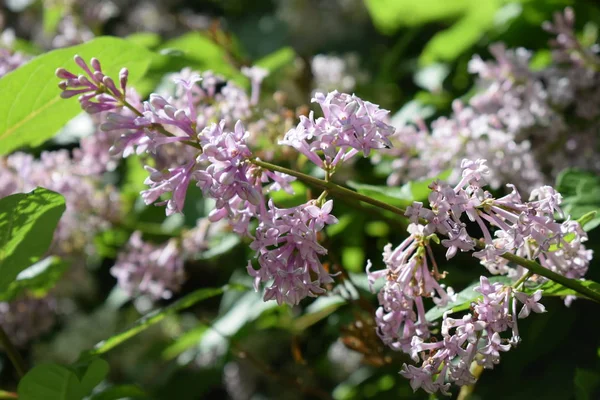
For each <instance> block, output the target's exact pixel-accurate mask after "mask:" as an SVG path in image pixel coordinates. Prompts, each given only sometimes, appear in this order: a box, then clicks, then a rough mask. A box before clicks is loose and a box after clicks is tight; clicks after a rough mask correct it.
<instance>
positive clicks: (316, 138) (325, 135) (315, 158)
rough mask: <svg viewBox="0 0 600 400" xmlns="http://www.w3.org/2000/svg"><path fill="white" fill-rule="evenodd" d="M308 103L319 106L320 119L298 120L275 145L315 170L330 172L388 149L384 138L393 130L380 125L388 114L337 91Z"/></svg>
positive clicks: (319, 95)
mask: <svg viewBox="0 0 600 400" xmlns="http://www.w3.org/2000/svg"><path fill="white" fill-rule="evenodd" d="M312 101H313V102H316V103H318V104H319V106H320V107H321V110H322V111H323V117H321V118H317V119H316V120H315V118H314V115H313V113H312V112H311V113H310V115H309V116H308V117H305V116H301V117H300V123H299V124H298V126H296V128H294V129H291V130H290V131H289V132H287V133H286V134H285V137H284V139H283V140H281V141H280V142H279V144H282V145H286V146H291V147H293V148H295V149H296V150H298V151H299V152H300V153H302V154H303V155H305V156H306V157H307V158H308V159H309V160H310V161H312V162H313V163H315V165H317V166H318V167H320V168H322V169H324V170H332V169H334V168H335V167H336V166H337V165H338V163H339V162H343V161H347V160H349V159H350V158H352V157H353V156H355V155H356V154H358V153H359V152H362V153H363V154H364V156H365V157H367V156H368V155H369V153H370V152H371V150H373V149H383V148H390V147H391V146H392V144H391V142H390V140H389V139H388V138H389V136H390V135H392V134H393V133H394V131H395V129H394V128H393V127H392V126H390V125H388V124H386V123H385V122H384V121H385V118H386V116H387V115H388V113H389V111H387V110H383V109H380V108H379V106H377V105H375V104H372V103H369V102H368V101H363V100H361V99H360V98H358V97H356V96H354V95H349V94H346V93H339V92H337V91H333V92H330V93H328V94H327V95H324V94H323V93H317V94H315V97H314V98H313V99H312ZM320 154H322V156H320ZM321 157H322V158H321Z"/></svg>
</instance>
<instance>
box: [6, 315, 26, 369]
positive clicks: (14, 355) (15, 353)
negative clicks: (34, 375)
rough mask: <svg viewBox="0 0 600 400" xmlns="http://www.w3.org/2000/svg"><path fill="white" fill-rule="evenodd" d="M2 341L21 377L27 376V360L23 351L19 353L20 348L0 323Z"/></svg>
mask: <svg viewBox="0 0 600 400" xmlns="http://www.w3.org/2000/svg"><path fill="white" fill-rule="evenodd" d="M0 343H2V347H4V351H6V355H8V358H9V359H10V361H11V362H12V364H13V366H14V367H15V370H16V371H17V374H18V375H19V378H23V377H24V376H25V374H26V373H27V366H26V364H25V360H24V359H23V357H22V356H21V353H19V350H17V348H16V347H15V345H14V344H13V342H12V341H11V340H10V338H9V337H8V335H7V334H6V331H5V330H4V328H2V326H1V325H0Z"/></svg>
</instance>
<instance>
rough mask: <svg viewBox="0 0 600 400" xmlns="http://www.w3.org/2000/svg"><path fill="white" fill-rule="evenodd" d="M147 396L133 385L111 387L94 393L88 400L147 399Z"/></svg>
mask: <svg viewBox="0 0 600 400" xmlns="http://www.w3.org/2000/svg"><path fill="white" fill-rule="evenodd" d="M147 398H148V396H147V395H146V393H144V391H143V390H142V389H140V388H139V387H137V386H135V385H118V386H111V387H109V388H107V389H104V390H102V391H101V392H99V393H95V394H94V395H93V396H92V397H91V398H90V400H122V399H147Z"/></svg>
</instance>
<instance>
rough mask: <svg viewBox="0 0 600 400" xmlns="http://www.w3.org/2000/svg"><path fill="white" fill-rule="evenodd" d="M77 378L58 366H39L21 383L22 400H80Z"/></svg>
mask: <svg viewBox="0 0 600 400" xmlns="http://www.w3.org/2000/svg"><path fill="white" fill-rule="evenodd" d="M78 384H79V382H78V380H77V376H76V375H75V373H74V372H73V371H71V370H70V369H69V368H67V367H63V366H62V365H58V364H39V365H37V366H35V367H34V368H33V369H32V370H31V371H29V372H28V373H27V374H26V375H25V376H24V377H23V379H21V381H20V382H19V386H18V389H17V393H18V394H19V399H20V400H40V399H52V400H80V399H81V398H80V397H78V395H79V388H78Z"/></svg>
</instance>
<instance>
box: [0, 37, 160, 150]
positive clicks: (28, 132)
mask: <svg viewBox="0 0 600 400" xmlns="http://www.w3.org/2000/svg"><path fill="white" fill-rule="evenodd" d="M75 54H79V55H80V56H81V57H83V58H84V59H85V60H86V61H89V60H90V59H91V58H92V57H96V58H98V59H100V60H102V68H103V71H104V72H105V73H106V74H107V75H110V76H113V77H115V76H118V72H119V70H120V69H121V68H122V67H124V66H127V68H128V69H129V76H130V79H131V82H133V83H135V81H136V79H140V78H141V77H142V76H143V75H144V73H145V71H146V69H147V68H148V66H149V64H150V57H151V53H149V52H148V50H146V49H144V48H143V47H140V46H137V45H135V44H133V43H129V42H128V41H126V40H123V39H118V38H114V37H100V38H97V39H94V40H92V41H90V42H87V43H84V44H81V45H77V46H73V47H69V48H66V49H60V50H54V51H50V52H48V53H45V54H43V55H40V56H38V57H36V58H34V59H33V60H32V61H30V62H28V63H27V64H25V65H23V66H21V67H19V68H17V69H16V70H15V71H13V72H11V73H9V74H7V75H6V76H4V77H2V79H0V93H2V96H3V98H4V99H5V100H8V101H2V102H0V154H8V153H10V152H12V151H13V150H15V149H18V148H20V147H24V146H32V147H34V146H38V145H40V144H42V143H43V142H44V141H46V140H47V139H49V138H51V137H52V136H54V134H56V132H57V131H58V130H59V129H60V128H62V127H63V126H64V124H65V123H66V122H67V121H69V120H70V119H71V118H73V117H74V116H76V115H77V114H78V113H79V112H80V106H79V103H78V102H77V99H76V98H72V99H69V100H63V99H61V97H60V90H59V89H58V87H57V85H58V82H59V80H58V78H56V77H55V76H54V72H55V71H56V69H57V68H59V67H64V68H67V69H72V70H76V69H77V68H79V67H77V66H76V65H75V63H73V61H72V59H73V56H74V55H75Z"/></svg>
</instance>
